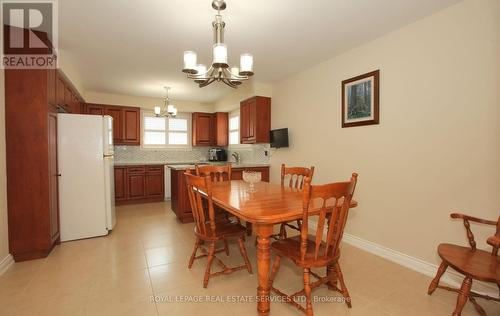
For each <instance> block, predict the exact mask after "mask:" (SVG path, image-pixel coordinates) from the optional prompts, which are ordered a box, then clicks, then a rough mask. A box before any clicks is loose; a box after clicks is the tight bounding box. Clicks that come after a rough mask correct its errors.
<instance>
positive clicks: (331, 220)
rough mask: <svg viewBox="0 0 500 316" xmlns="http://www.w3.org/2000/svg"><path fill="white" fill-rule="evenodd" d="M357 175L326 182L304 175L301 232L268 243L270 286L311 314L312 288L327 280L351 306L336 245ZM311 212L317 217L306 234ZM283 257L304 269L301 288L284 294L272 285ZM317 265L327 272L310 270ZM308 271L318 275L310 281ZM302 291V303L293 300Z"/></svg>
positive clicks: (338, 242) (340, 234) (340, 237)
mask: <svg viewBox="0 0 500 316" xmlns="http://www.w3.org/2000/svg"><path fill="white" fill-rule="evenodd" d="M357 177H358V175H357V174H355V173H353V174H352V178H351V180H350V181H347V182H338V183H330V184H325V185H310V183H311V179H310V178H309V177H306V180H305V184H304V194H303V216H302V225H301V227H300V235H299V236H295V237H291V238H285V239H280V240H278V241H275V242H273V243H272V244H271V251H272V252H273V253H275V254H276V258H275V260H274V263H273V267H272V271H271V276H270V278H269V279H270V281H269V282H270V287H271V290H272V291H273V292H276V293H278V294H279V295H280V296H282V297H284V300H283V301H284V302H287V303H290V304H292V305H293V306H295V307H297V308H298V309H300V310H301V311H303V312H304V313H306V315H307V316H312V315H313V308H312V300H311V291H312V290H313V289H314V288H316V287H318V286H320V285H322V284H327V285H328V287H329V288H330V289H331V290H334V291H338V292H340V293H342V296H343V297H344V299H345V302H346V304H347V306H348V307H349V308H350V307H351V298H350V296H349V292H348V290H347V287H346V285H345V282H344V278H343V276H342V271H341V270H340V264H339V258H340V249H339V246H340V242H341V241H342V235H343V233H344V227H345V225H346V222H347V215H348V213H349V208H350V204H351V200H352V196H353V194H354V189H355V187H356V182H357ZM311 213H313V214H311ZM312 216H317V217H318V223H317V225H316V227H315V229H314V231H315V235H309V218H310V217H312ZM325 230H326V234H325ZM282 257H285V258H288V259H290V260H291V261H292V262H293V263H294V264H295V265H297V266H299V267H301V268H302V269H303V273H304V274H303V279H304V289H303V290H301V291H298V292H296V293H294V294H291V295H287V294H285V293H283V292H281V291H280V290H278V289H277V288H275V287H273V281H274V279H275V277H276V274H277V273H278V269H279V267H280V262H281V258H282ZM320 267H325V268H326V276H324V277H321V276H319V275H317V274H316V273H314V272H312V271H311V268H320ZM311 275H312V276H313V277H315V278H316V279H317V280H316V281H315V282H311V281H310V276H311ZM337 283H340V288H339V287H337ZM302 295H305V297H306V306H305V307H304V306H302V305H301V304H299V302H297V301H296V298H297V297H298V296H302Z"/></svg>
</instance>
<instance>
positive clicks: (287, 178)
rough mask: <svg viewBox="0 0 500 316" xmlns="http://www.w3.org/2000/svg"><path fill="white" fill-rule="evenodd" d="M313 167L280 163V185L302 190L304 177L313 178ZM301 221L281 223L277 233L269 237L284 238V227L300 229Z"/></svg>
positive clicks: (285, 234) (285, 235)
mask: <svg viewBox="0 0 500 316" xmlns="http://www.w3.org/2000/svg"><path fill="white" fill-rule="evenodd" d="M313 176H314V167H311V168H304V167H286V166H285V164H282V165H281V186H282V187H285V186H288V187H289V188H294V189H297V190H302V189H303V188H304V182H305V179H306V177H309V178H311V180H312V178H313ZM300 225H301V221H300V220H297V221H296V225H293V224H291V223H283V224H281V226H280V233H279V235H273V236H271V237H273V238H275V239H276V237H278V238H279V239H284V238H286V237H287V233H286V227H289V228H291V229H294V230H297V231H300Z"/></svg>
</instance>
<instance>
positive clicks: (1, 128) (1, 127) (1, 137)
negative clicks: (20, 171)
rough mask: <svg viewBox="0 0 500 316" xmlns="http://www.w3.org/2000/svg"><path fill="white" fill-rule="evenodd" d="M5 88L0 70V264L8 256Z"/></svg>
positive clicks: (2, 72) (2, 73)
mask: <svg viewBox="0 0 500 316" xmlns="http://www.w3.org/2000/svg"><path fill="white" fill-rule="evenodd" d="M4 90H5V86H4V71H3V70H0V262H2V260H3V259H4V258H6V257H7V255H8V254H9V238H8V233H7V183H6V182H7V177H6V167H5V91H4Z"/></svg>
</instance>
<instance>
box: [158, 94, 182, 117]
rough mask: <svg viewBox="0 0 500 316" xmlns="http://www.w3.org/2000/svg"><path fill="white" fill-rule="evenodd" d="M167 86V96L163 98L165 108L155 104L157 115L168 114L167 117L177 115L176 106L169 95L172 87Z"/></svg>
mask: <svg viewBox="0 0 500 316" xmlns="http://www.w3.org/2000/svg"><path fill="white" fill-rule="evenodd" d="M164 88H165V98H164V99H163V102H164V103H163V108H162V107H161V106H155V115H156V116H157V117H159V116H166V117H175V116H176V115H177V109H176V107H175V106H173V105H172V104H170V98H169V97H168V91H169V90H170V87H164Z"/></svg>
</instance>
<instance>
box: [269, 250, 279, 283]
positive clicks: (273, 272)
mask: <svg viewBox="0 0 500 316" xmlns="http://www.w3.org/2000/svg"><path fill="white" fill-rule="evenodd" d="M280 262H281V257H280V256H276V258H274V262H273V268H272V270H271V276H270V277H269V287H273V282H274V278H276V274H278V270H279V268H280Z"/></svg>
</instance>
